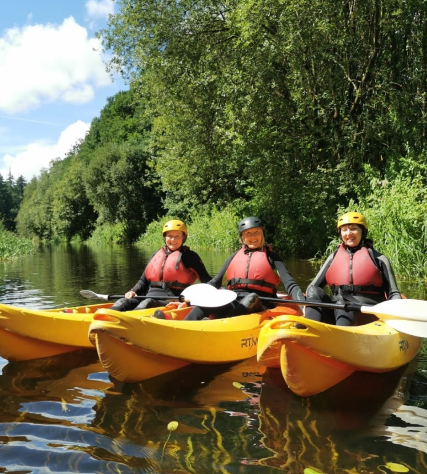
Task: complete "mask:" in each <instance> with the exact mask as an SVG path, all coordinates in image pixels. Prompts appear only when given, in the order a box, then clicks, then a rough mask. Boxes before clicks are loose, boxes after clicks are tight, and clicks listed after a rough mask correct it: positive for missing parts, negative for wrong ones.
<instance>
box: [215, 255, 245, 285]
mask: <svg viewBox="0 0 427 474" xmlns="http://www.w3.org/2000/svg"><path fill="white" fill-rule="evenodd" d="M237 252H238V251H237ZM237 252H234V253H233V255H230V256H229V257H228V258H227V260H226V261H225V263H224V264H223V265H222V267H221V268H220V270H219V272H218V273H217V274H216V275H215V276H214V277H213V278H212V280H211V281H208V283H209V285H212V286H214V287H215V288H221V286H222V281H223V279H224V275H225V272H226V271H227V268H228V266H229V265H230V262H231V261H232V260H233V258H234V256H235V255H236V253H237Z"/></svg>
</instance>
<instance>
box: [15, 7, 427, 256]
mask: <svg viewBox="0 0 427 474" xmlns="http://www.w3.org/2000/svg"><path fill="white" fill-rule="evenodd" d="M426 9H427V4H426V3H425V2H424V1H421V0H406V1H403V0H366V1H364V2H356V1H354V0H343V1H341V2H339V3H337V2H336V1H335V0H310V1H308V0H286V1H284V0H268V1H267V0H257V1H256V2H255V1H253V0H225V1H218V0H198V1H189V0H180V1H175V2H174V1H171V0H144V1H142V0H119V1H118V13H116V14H114V15H112V16H110V19H109V22H108V26H107V28H105V29H104V30H101V31H100V32H99V37H100V38H101V39H102V41H103V45H104V48H105V50H106V51H108V52H109V53H110V57H111V60H110V62H109V63H108V65H107V68H108V69H109V70H119V71H120V72H121V73H122V74H123V76H124V77H125V78H126V80H127V81H128V82H129V86H130V90H129V91H126V92H121V93H119V94H117V95H116V96H115V97H112V98H110V99H109V100H108V102H107V104H106V106H105V108H104V109H103V110H102V112H101V114H100V116H99V118H95V119H94V120H93V122H92V124H91V129H90V132H89V133H88V135H87V136H86V138H85V140H83V142H82V143H80V144H78V145H77V146H76V148H75V149H74V150H72V151H71V152H70V156H69V157H68V158H67V160H65V161H64V162H63V163H59V162H54V163H52V165H51V167H50V169H49V170H46V171H45V172H44V173H42V175H41V176H40V177H39V178H37V179H36V180H35V181H33V182H31V183H30V184H29V185H28V186H27V192H26V194H25V199H24V203H23V205H22V207H21V211H20V214H19V216H18V227H19V228H20V229H21V231H24V230H25V229H26V230H27V231H28V232H30V233H31V232H33V233H36V234H37V235H39V236H41V237H43V238H51V237H52V236H55V235H58V234H62V235H65V236H66V237H67V239H69V238H72V236H74V235H79V236H81V237H82V238H84V237H86V236H87V235H89V234H90V233H91V232H92V230H93V229H94V228H99V227H100V226H106V225H115V224H118V223H120V224H121V225H122V226H123V229H124V233H123V240H125V241H132V240H134V239H135V238H136V237H137V235H138V234H140V233H142V232H143V231H144V229H145V228H146V226H147V225H148V224H149V223H150V222H151V221H152V220H155V219H156V218H158V217H161V216H162V215H164V214H166V213H169V214H171V215H179V216H181V217H182V218H186V219H190V220H192V219H193V218H194V217H195V216H196V215H204V216H205V215H206V213H208V212H209V209H213V208H215V209H217V210H221V209H230V208H234V209H236V210H237V212H238V213H239V214H241V215H242V216H243V215H244V214H246V215H248V214H258V215H260V217H262V218H263V220H264V221H265V222H266V224H267V230H268V235H269V236H270V238H271V239H272V240H274V242H275V243H276V245H277V246H278V247H279V248H280V249H281V250H282V251H283V252H285V253H288V254H290V253H293V254H295V255H304V256H313V255H314V254H316V253H317V252H322V251H324V250H325V248H326V247H327V245H328V242H329V241H330V238H331V236H332V234H333V232H334V223H335V219H336V213H337V212H338V211H339V210H340V209H344V208H346V207H347V206H349V205H352V206H359V207H360V208H362V209H368V208H369V207H373V208H377V206H378V205H381V201H380V202H379V203H378V202H377V201H376V199H379V196H382V197H384V196H385V194H384V193H386V192H387V191H388V190H393V192H397V193H399V192H403V189H404V186H401V185H397V184H398V183H408V182H409V183H414V186H416V188H414V193H413V195H412V196H413V199H412V198H411V199H407V200H402V201H401V202H402V203H407V205H408V206H413V207H415V208H417V209H418V211H417V219H416V222H417V223H419V224H420V225H421V227H422V228H424V229H425V226H424V227H423V224H422V222H424V221H423V219H424V217H423V216H421V215H420V213H421V208H418V207H417V206H416V204H415V203H416V202H417V200H418V199H421V197H420V196H423V193H424V190H425V179H426V176H425V175H426V171H425V170H426V168H425V166H424V165H426V158H425V157H426V155H425V153H424V147H425V140H426V87H427V81H426V77H427V75H426V72H427V22H426ZM396 190H398V191H396ZM381 199H382V198H381ZM384 202H385V201H384ZM30 207H31V208H34V209H36V212H34V213H33V214H34V215H31V213H30V212H29V209H30ZM377 211H378V212H375V213H373V214H372V215H375V216H380V215H381V216H382V215H383V214H382V213H381V212H380V210H379V209H377ZM408 215H409V213H408ZM411 215H412V214H411ZM397 227H399V226H397ZM425 240H426V241H427V239H425Z"/></svg>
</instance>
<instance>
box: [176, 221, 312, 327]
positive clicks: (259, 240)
mask: <svg viewBox="0 0 427 474" xmlns="http://www.w3.org/2000/svg"><path fill="white" fill-rule="evenodd" d="M238 231H239V235H240V241H241V243H242V247H241V248H240V249H239V250H237V251H236V252H234V253H233V254H232V255H231V256H230V257H229V258H228V259H227V261H226V262H225V263H224V264H223V266H222V267H221V269H220V270H219V272H218V273H217V275H216V276H215V277H214V278H213V279H212V280H211V281H209V282H208V283H209V284H210V285H213V286H214V287H215V288H220V287H221V286H222V284H223V281H225V282H226V286H227V288H228V289H229V290H233V291H235V292H236V293H237V299H236V301H233V302H232V303H230V304H228V305H225V306H222V307H220V308H215V309H213V308H206V307H200V306H196V307H194V308H193V309H192V310H191V311H190V313H189V314H188V315H187V316H186V318H185V319H186V320H200V319H203V318H206V317H208V316H209V315H212V316H214V317H216V318H224V317H230V316H237V315H241V314H250V313H253V312H258V311H262V310H263V309H265V307H273V306H274V303H270V304H268V303H267V304H265V305H263V304H262V303H261V301H260V299H259V297H260V296H261V297H263V296H265V297H272V298H274V297H276V296H277V286H278V285H279V283H280V282H282V283H283V285H284V287H285V290H286V291H287V293H289V294H290V295H291V297H292V299H294V300H299V301H303V300H304V299H305V298H304V295H303V293H302V291H301V288H300V287H299V286H298V284H297V283H296V282H295V280H294V279H293V278H292V276H291V274H290V273H289V271H288V269H287V267H286V265H285V263H284V262H283V260H282V258H281V257H280V256H279V255H278V254H277V253H276V252H273V250H272V249H271V246H270V245H269V244H266V242H265V229H264V225H263V223H262V221H261V219H260V218H259V217H255V216H250V217H245V218H244V219H242V220H241V221H240V222H239V224H238ZM264 306H265V307H264Z"/></svg>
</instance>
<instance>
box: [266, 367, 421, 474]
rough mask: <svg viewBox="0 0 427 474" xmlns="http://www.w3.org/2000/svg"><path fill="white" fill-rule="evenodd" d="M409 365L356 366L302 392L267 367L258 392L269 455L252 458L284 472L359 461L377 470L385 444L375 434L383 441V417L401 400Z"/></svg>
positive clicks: (342, 466) (326, 468) (354, 465)
mask: <svg viewBox="0 0 427 474" xmlns="http://www.w3.org/2000/svg"><path fill="white" fill-rule="evenodd" d="M414 368H415V364H411V365H410V366H407V367H404V368H401V369H399V370H395V371H393V372H387V373H383V374H373V373H363V372H356V373H354V374H353V375H351V376H350V377H348V378H347V379H346V380H344V381H342V382H341V383H340V384H337V385H336V386H334V387H332V388H331V389H330V390H328V391H327V392H324V393H321V394H318V395H316V396H312V397H307V398H301V397H299V396H297V395H295V394H294V393H293V392H292V391H291V390H289V388H288V387H287V386H286V384H285V382H284V380H283V377H282V375H281V373H280V370H278V369H268V370H267V372H266V373H265V374H264V376H263V388H262V392H261V397H260V408H261V412H260V431H261V432H262V433H263V438H262V441H263V444H264V445H265V446H266V447H267V448H268V449H269V451H270V452H271V455H270V456H268V457H265V458H263V459H261V460H259V461H258V462H257V463H258V464H261V465H264V466H271V467H275V468H280V469H284V470H285V471H286V472H302V471H303V470H304V468H305V467H311V468H313V469H315V471H316V472H322V473H330V472H353V470H352V469H354V472H362V470H359V469H361V466H363V469H366V472H377V471H376V469H377V467H378V465H379V464H384V463H381V462H379V460H378V459H379V458H380V457H381V455H380V453H381V450H384V448H382V447H380V446H379V440H381V442H386V438H385V436H384V435H386V423H387V420H388V419H389V418H390V416H391V415H392V414H393V413H395V412H396V411H397V410H399V408H400V407H401V406H402V405H403V403H405V400H406V397H407V393H408V389H409V385H410V382H411V376H412V374H413V371H414ZM381 437H382V438H381ZM373 439H376V445H374V444H373V441H372V440H373ZM412 454H414V453H412ZM340 469H342V470H340ZM346 469H347V470H346ZM363 472H365V471H363Z"/></svg>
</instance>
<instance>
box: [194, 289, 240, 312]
mask: <svg viewBox="0 0 427 474" xmlns="http://www.w3.org/2000/svg"><path fill="white" fill-rule="evenodd" d="M236 298H237V293H234V291H230V290H216V289H215V292H214V293H212V292H210V291H207V292H206V293H203V292H201V293H200V294H199V295H195V296H193V297H192V298H190V304H191V305H192V306H203V307H205V308H219V307H220V306H225V305H226V304H228V303H231V302H232V301H234V300H235V299H236Z"/></svg>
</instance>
